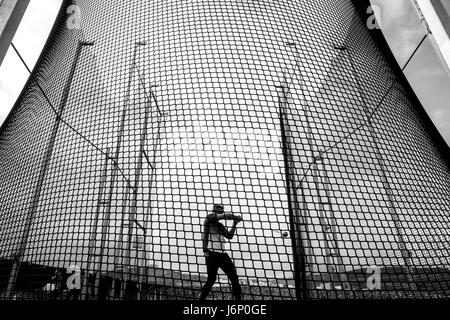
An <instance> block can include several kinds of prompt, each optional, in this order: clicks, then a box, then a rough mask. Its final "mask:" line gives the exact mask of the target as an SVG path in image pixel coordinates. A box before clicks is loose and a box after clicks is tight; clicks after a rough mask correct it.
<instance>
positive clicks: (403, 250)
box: [335, 46, 413, 282]
mask: <svg viewBox="0 0 450 320" xmlns="http://www.w3.org/2000/svg"><path fill="white" fill-rule="evenodd" d="M335 49H336V50H341V51H345V52H346V53H347V54H348V59H349V61H350V65H351V68H352V72H353V75H354V77H355V81H356V85H357V87H358V92H359V96H360V97H361V102H362V106H363V111H364V113H365V115H366V117H367V124H368V128H369V134H370V137H371V138H372V141H373V145H374V147H375V157H376V159H377V162H378V165H379V167H380V171H381V181H382V184H383V187H384V189H385V190H386V193H387V197H388V203H389V213H390V215H391V217H392V220H393V221H394V227H395V229H396V232H397V238H398V242H399V246H400V253H401V255H402V258H403V260H404V262H405V265H406V267H407V269H408V281H410V282H412V281H413V277H412V270H411V257H410V253H409V251H408V249H407V248H406V244H405V239H404V237H403V232H402V224H401V221H400V218H399V216H398V214H397V211H396V210H395V200H394V193H393V191H392V188H391V186H390V183H389V180H388V176H387V173H386V171H387V170H386V165H385V163H384V160H383V157H382V155H381V150H380V147H379V143H378V137H377V134H376V131H375V130H374V128H373V124H372V120H371V114H370V110H369V107H368V105H367V100H366V97H365V95H364V91H363V88H362V85H361V82H360V79H359V77H358V74H357V72H356V67H355V62H354V60H353V57H352V55H351V52H350V50H349V48H348V47H346V46H342V47H335Z"/></svg>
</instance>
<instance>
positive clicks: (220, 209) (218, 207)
mask: <svg viewBox="0 0 450 320" xmlns="http://www.w3.org/2000/svg"><path fill="white" fill-rule="evenodd" d="M213 212H214V213H215V214H222V213H223V205H221V204H215V205H214V207H213Z"/></svg>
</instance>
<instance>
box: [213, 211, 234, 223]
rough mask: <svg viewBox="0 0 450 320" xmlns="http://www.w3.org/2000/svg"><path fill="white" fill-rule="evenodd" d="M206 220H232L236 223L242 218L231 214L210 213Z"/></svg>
mask: <svg viewBox="0 0 450 320" xmlns="http://www.w3.org/2000/svg"><path fill="white" fill-rule="evenodd" d="M207 219H208V220H234V221H237V222H240V221H242V217H241V216H238V215H234V214H232V213H219V214H215V213H211V214H209V215H208V217H207Z"/></svg>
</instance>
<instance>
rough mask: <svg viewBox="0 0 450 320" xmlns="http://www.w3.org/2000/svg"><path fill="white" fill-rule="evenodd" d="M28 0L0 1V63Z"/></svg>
mask: <svg viewBox="0 0 450 320" xmlns="http://www.w3.org/2000/svg"><path fill="white" fill-rule="evenodd" d="M29 2H30V1H29V0H20V1H19V0H2V1H0V65H1V64H2V62H3V58H4V57H5V55H6V52H7V51H8V48H9V45H10V43H11V41H12V39H13V38H14V34H15V33H16V30H17V28H18V27H19V24H20V21H21V20H22V17H23V15H24V13H25V10H26V9H27V6H28V3H29Z"/></svg>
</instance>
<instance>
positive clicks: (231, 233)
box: [220, 218, 242, 240]
mask: <svg viewBox="0 0 450 320" xmlns="http://www.w3.org/2000/svg"><path fill="white" fill-rule="evenodd" d="M240 221H242V218H241V220H234V222H233V226H232V227H231V229H230V230H227V228H226V227H224V226H222V228H221V229H220V232H221V233H222V235H223V236H224V237H225V238H227V239H230V240H231V239H233V237H234V234H235V232H236V226H237V224H238V223H239V222H240Z"/></svg>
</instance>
